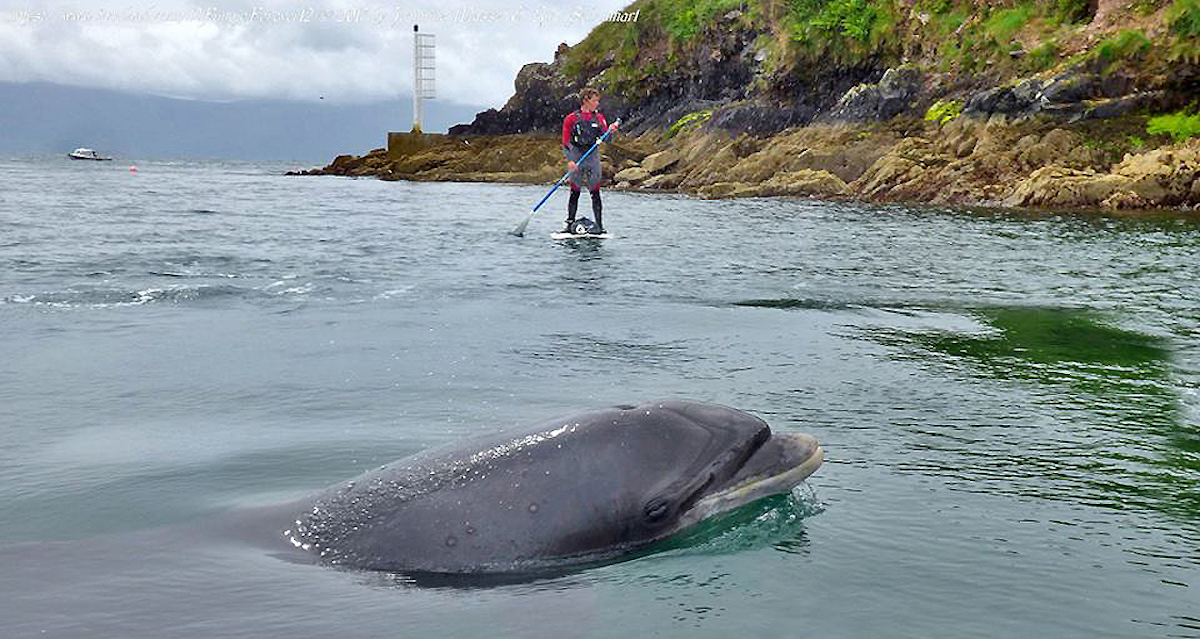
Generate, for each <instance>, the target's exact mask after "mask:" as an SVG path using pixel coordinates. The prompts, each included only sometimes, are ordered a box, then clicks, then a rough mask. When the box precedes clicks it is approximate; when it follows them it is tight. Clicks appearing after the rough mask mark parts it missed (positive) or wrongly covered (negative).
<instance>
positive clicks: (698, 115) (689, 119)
mask: <svg viewBox="0 0 1200 639" xmlns="http://www.w3.org/2000/svg"><path fill="white" fill-rule="evenodd" d="M712 114H713V112H712V110H711V109H709V110H707V111H696V112H694V113H689V114H687V115H685V116H683V117H682V118H679V120H677V121H676V122H675V124H672V125H671V128H669V129H667V138H668V139H670V138H673V137H675V135H676V134H678V133H679V132H680V131H682V130H684V129H686V128H688V127H689V126H693V125H698V124H701V123H704V122H707V121H708V119H709V118H711V117H712Z"/></svg>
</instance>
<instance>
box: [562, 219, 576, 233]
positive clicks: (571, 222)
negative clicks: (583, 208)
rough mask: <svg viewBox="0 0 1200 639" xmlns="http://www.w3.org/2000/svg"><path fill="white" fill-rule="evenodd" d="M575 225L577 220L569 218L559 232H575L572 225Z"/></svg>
mask: <svg viewBox="0 0 1200 639" xmlns="http://www.w3.org/2000/svg"><path fill="white" fill-rule="evenodd" d="M574 225H575V220H567V221H566V222H563V225H562V230H561V231H559V233H574V231H572V230H571V227H572V226H574Z"/></svg>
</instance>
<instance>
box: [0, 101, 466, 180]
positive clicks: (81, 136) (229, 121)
mask: <svg viewBox="0 0 1200 639" xmlns="http://www.w3.org/2000/svg"><path fill="white" fill-rule="evenodd" d="M479 110H480V107H479V106H478V105H471V106H467V105H458V104H450V103H446V102H443V101H438V100H433V101H430V102H427V103H426V104H425V106H424V114H425V118H424V119H425V127H424V128H425V130H426V131H429V132H436V131H445V130H446V129H447V128H448V127H449V126H451V125H454V124H456V123H458V122H469V121H470V120H471V118H472V117H474V115H475V112H476V111H479ZM411 126H412V99H411V98H403V97H402V98H398V99H395V100H389V101H386V102H375V103H370V104H337V103H334V102H332V101H329V100H313V101H311V102H295V101H284V100H239V101H232V102H210V101H204V100H182V99H174V98H165V97H159V96H152V95H138V94H132V93H122V92H118V91H109V90H102V89H88V88H80V87H71V86H64V85H57V84H49V83H41V82H34V83H12V82H0V130H3V135H0V152H39V153H40V152H63V153H65V152H67V151H70V150H71V149H74V148H76V147H80V146H86V147H91V148H94V149H96V150H98V151H99V152H100V153H101V154H102V155H114V156H117V157H120V158H137V157H139V156H140V157H181V158H222V159H242V160H287V161H296V162H314V163H316V162H323V161H325V160H327V159H328V158H329V157H330V156H333V155H336V154H337V153H342V152H345V151H346V150H361V151H362V152H366V151H369V150H371V149H375V148H379V147H382V146H385V145H386V141H387V132H388V131H389V130H391V131H406V130H408V129H409V128H410V127H411Z"/></svg>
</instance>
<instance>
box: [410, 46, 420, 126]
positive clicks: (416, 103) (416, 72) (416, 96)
mask: <svg viewBox="0 0 1200 639" xmlns="http://www.w3.org/2000/svg"><path fill="white" fill-rule="evenodd" d="M412 130H413V133H420V132H421V37H420V36H419V35H417V25H415V24H414V25H413V128H412Z"/></svg>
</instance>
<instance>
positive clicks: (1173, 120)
mask: <svg viewBox="0 0 1200 639" xmlns="http://www.w3.org/2000/svg"><path fill="white" fill-rule="evenodd" d="M1146 132H1147V133H1149V134H1150V135H1169V136H1171V139H1172V140H1175V141H1176V142H1182V141H1184V140H1187V139H1190V138H1194V137H1196V136H1200V113H1192V114H1189V113H1188V112H1187V111H1179V112H1177V113H1169V114H1167V115H1160V116H1158V117H1154V118H1150V121H1149V122H1148V123H1147V124H1146Z"/></svg>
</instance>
